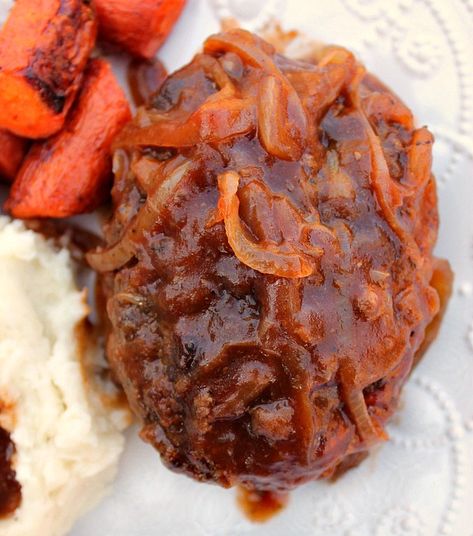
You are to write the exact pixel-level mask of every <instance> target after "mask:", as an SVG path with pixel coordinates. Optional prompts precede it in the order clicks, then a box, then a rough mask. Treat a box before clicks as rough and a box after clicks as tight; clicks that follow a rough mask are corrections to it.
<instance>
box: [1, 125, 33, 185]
mask: <svg viewBox="0 0 473 536" xmlns="http://www.w3.org/2000/svg"><path fill="white" fill-rule="evenodd" d="M27 144H28V142H27V141H26V140H24V139H23V138H19V137H18V136H15V135H14V134H11V133H10V132H8V131H6V130H0V177H1V178H2V179H5V180H7V181H12V180H13V179H14V178H15V176H16V174H17V171H18V169H19V168H20V165H21V162H22V161H23V158H24V157H25V153H26V149H27Z"/></svg>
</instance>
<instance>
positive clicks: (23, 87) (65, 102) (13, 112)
mask: <svg viewBox="0 0 473 536" xmlns="http://www.w3.org/2000/svg"><path fill="white" fill-rule="evenodd" d="M89 4H90V2H88V1H86V0H41V1H40V2H39V1H38V0H16V2H15V4H14V6H13V8H12V10H11V12H10V15H9V17H8V19H7V21H6V23H5V24H4V26H3V28H2V30H1V31H0V128H4V129H8V130H10V131H12V132H14V133H15V134H18V135H19V136H24V137H27V138H44V137H47V136H50V135H52V134H54V133H56V132H58V131H59V130H60V129H61V128H62V126H63V124H64V120H65V116H66V114H67V112H68V110H69V108H70V107H71V105H72V102H73V100H74V97H75V95H76V93H77V91H78V89H79V87H80V83H81V79H82V72H83V70H84V68H85V66H86V64H87V60H88V58H89V55H90V52H91V51H92V48H93V47H94V43H95V38H96V34H97V22H96V19H95V14H94V11H93V8H92V7H91V5H89Z"/></svg>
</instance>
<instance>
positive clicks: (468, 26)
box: [0, 0, 473, 536]
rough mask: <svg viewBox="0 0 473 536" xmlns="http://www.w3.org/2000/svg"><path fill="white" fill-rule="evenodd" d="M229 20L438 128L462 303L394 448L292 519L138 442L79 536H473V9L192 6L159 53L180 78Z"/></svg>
mask: <svg viewBox="0 0 473 536" xmlns="http://www.w3.org/2000/svg"><path fill="white" fill-rule="evenodd" d="M4 1H5V0H0V8H1V7H2V6H1V3H2V2H4ZM228 16H231V17H234V18H237V19H239V20H240V21H241V24H242V25H243V26H244V27H246V28H248V29H251V30H258V29H259V28H261V26H262V25H264V24H265V23H266V22H267V21H268V20H269V19H271V17H276V18H278V19H279V20H280V21H282V22H283V25H284V27H285V28H286V29H289V28H298V29H300V30H302V31H303V32H305V33H307V34H308V35H310V36H313V37H314V38H316V39H319V40H322V41H326V42H334V43H338V44H342V45H345V46H347V47H348V48H350V49H352V50H354V51H356V52H357V53H358V54H359V56H360V57H361V59H362V60H363V61H364V62H365V63H366V65H367V66H368V68H369V69H370V70H372V71H373V72H374V73H376V74H377V75H378V76H380V77H381V79H382V80H384V81H385V82H386V83H387V84H389V85H390V86H391V87H392V88H393V89H394V90H395V91H396V92H397V93H399V94H400V95H401V97H403V98H404V100H405V101H406V102H407V103H408V104H409V105H410V106H411V107H412V109H413V110H414V111H415V112H416V114H417V117H418V120H419V123H420V124H428V125H429V127H430V128H431V130H433V132H434V133H435V135H436V139H437V142H436V145H435V163H434V168H435V173H436V175H437V179H438V183H439V197H440V210H441V216H442V225H441V231H440V239H439V243H438V247H437V252H438V254H439V255H440V256H444V257H447V258H448V259H449V260H450V261H451V263H452V265H453V268H454V271H455V274H456V281H455V291H454V295H453V297H452V300H451V302H450V307H449V310H448V313H447V315H446V318H445V320H444V323H443V327H442V330H441V333H440V336H439V338H438V339H437V341H436V342H435V344H434V345H433V347H432V348H431V349H430V350H429V352H428V354H427V355H426V357H425V358H424V360H423V361H422V363H421V364H420V366H419V367H418V368H417V370H416V372H415V374H414V376H413V377H412V378H411V380H410V381H409V383H408V384H407V386H406V388H405V390H404V403H403V405H402V408H401V411H400V412H399V414H398V416H397V417H396V418H395V419H394V420H393V422H392V424H391V425H390V426H389V433H390V435H391V441H390V442H389V443H388V444H386V445H384V446H383V447H382V448H379V449H378V450H377V451H375V452H373V453H372V454H371V456H370V458H369V459H368V460H367V461H365V462H364V463H363V464H362V465H361V466H360V467H358V468H357V469H354V470H352V471H350V472H349V473H348V474H346V476H344V477H343V478H342V479H340V480H339V481H338V482H337V483H335V484H329V483H326V482H314V483H311V484H308V485H305V486H303V487H302V488H300V489H298V490H297V491H296V492H294V493H293V494H292V497H291V502H290V504H289V506H288V507H287V508H286V509H285V510H284V511H283V513H282V514H281V515H279V516H278V517H276V518H274V519H273V520H272V521H270V522H268V523H266V524H264V525H254V524H251V523H249V522H248V521H246V520H245V518H244V517H243V516H242V514H241V512H240V511H239V510H238V508H237V507H236V504H235V497H234V492H233V491H226V490H222V489H219V488H217V487H216V486H211V485H205V484H197V483H195V482H193V481H191V480H190V479H188V478H186V477H184V476H179V475H176V474H174V473H171V472H170V471H168V470H167V469H165V468H164V467H163V466H162V465H161V463H160V461H159V458H158V455H157V454H156V453H155V452H154V451H153V450H152V449H151V447H149V446H147V445H144V444H142V443H141V442H140V441H139V439H138V438H137V437H136V430H132V431H130V433H129V440H128V444H127V449H126V452H125V455H124V456H123V460H122V463H121V466H120V470H119V475H118V478H117V481H116V483H115V486H114V489H113V492H112V494H111V495H110V496H109V497H108V498H107V499H106V500H104V501H103V502H102V503H101V505H100V506H99V507H98V508H97V509H96V510H95V511H93V512H91V513H89V514H88V515H87V516H86V517H85V518H83V519H82V520H81V521H80V522H79V523H78V524H77V526H76V527H75V528H74V530H73V531H72V533H71V536H96V535H100V536H154V535H156V536H158V535H159V536H191V535H192V536H194V535H195V536H199V535H201V536H217V535H218V536H220V535H225V536H237V535H238V536H240V535H242V536H244V535H255V536H263V535H271V536H278V535H281V536H283V535H284V536H289V535H297V536H305V535H313V536H448V535H452V536H473V163H472V160H473V136H472V130H473V37H472V34H473V0H298V1H296V0H213V1H211V0H189V4H188V7H187V8H186V10H185V12H184V15H183V17H182V18H181V20H180V21H179V23H178V25H177V26H176V29H175V31H174V32H173V34H172V36H171V38H170V39H169V41H168V42H167V43H166V45H165V46H164V48H163V49H162V51H161V53H160V56H161V58H162V59H163V60H164V62H165V63H166V65H167V66H168V68H169V69H170V70H173V69H175V68H177V67H179V66H181V65H182V64H184V63H186V62H187V61H188V60H190V59H191V57H192V56H193V54H194V53H195V52H196V51H197V49H198V48H199V45H200V44H201V42H202V41H203V39H204V38H205V37H206V36H207V35H208V34H209V33H212V32H215V31H217V30H218V29H219V23H218V20H219V17H228ZM45 536H47V535H45Z"/></svg>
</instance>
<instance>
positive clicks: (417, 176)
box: [403, 127, 434, 193]
mask: <svg viewBox="0 0 473 536" xmlns="http://www.w3.org/2000/svg"><path fill="white" fill-rule="evenodd" d="M433 142H434V137H433V136H432V134H431V133H430V132H429V131H428V130H427V129H426V128H425V127H423V128H420V129H418V130H415V131H414V134H413V135H412V140H411V144H410V146H409V149H408V151H407V168H406V173H405V177H404V180H403V185H404V186H406V187H407V188H408V189H409V190H410V193H414V192H415V191H417V190H419V189H421V188H424V187H425V185H426V184H427V183H428V182H429V180H430V177H431V171H430V170H431V167H432V144H433Z"/></svg>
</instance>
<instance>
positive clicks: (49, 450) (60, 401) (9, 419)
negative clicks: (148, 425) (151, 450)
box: [0, 217, 127, 536]
mask: <svg viewBox="0 0 473 536" xmlns="http://www.w3.org/2000/svg"><path fill="white" fill-rule="evenodd" d="M0 296H1V299H0V399H1V400H2V401H3V402H4V403H5V406H6V407H9V406H11V408H12V410H11V412H7V413H5V411H4V412H3V414H2V415H1V416H0V425H1V426H3V427H4V428H6V429H7V430H9V431H10V432H11V437H12V439H13V441H14V443H15V445H16V451H17V453H16V459H15V465H14V468H15V470H16V473H17V479H18V481H19V482H20V484H21V486H22V502H21V505H20V507H19V508H18V509H17V510H16V512H15V514H13V515H12V516H11V517H10V518H7V519H3V520H0V534H1V535H2V536H36V535H37V536H56V535H62V534H65V533H66V532H67V531H68V530H69V529H70V527H71V525H72V524H73V522H74V520H76V519H77V518H78V517H79V516H80V515H81V514H82V513H83V512H84V511H85V510H87V509H88V508H90V507H91V506H92V505H94V504H95V503H97V501H98V500H99V499H100V498H101V497H102V496H103V495H104V493H105V492H106V490H107V488H108V486H109V484H110V483H111V481H112V479H113V477H114V474H115V470H116V467H117V462H118V459H119V456H120V453H121V452H122V449H123V444H124V438H123V435H122V433H121V432H120V430H122V429H123V428H124V426H125V425H126V421H127V413H126V412H125V411H124V410H119V409H115V410H110V408H109V409H107V410H106V409H105V408H104V406H103V405H102V403H101V402H100V400H101V398H100V396H98V395H97V394H96V393H95V394H93V393H92V389H91V388H90V384H89V387H87V384H86V383H84V381H83V375H82V369H81V363H80V361H79V354H80V352H79V349H78V341H77V338H76V327H77V325H78V323H80V322H81V321H82V320H83V319H84V317H85V315H86V314H87V307H86V305H85V304H84V292H79V291H78V290H77V288H76V287H75V284H74V280H73V274H72V270H71V264H70V258H69V254H68V252H67V251H66V250H61V251H57V250H55V249H54V248H53V246H52V245H51V244H50V243H48V242H47V241H46V240H45V239H44V238H43V237H42V236H40V235H38V234H36V233H34V232H32V231H28V230H26V229H25V227H24V226H23V224H22V223H20V222H18V221H14V222H10V220H8V219H7V218H5V217H0ZM96 351H97V349H96Z"/></svg>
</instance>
